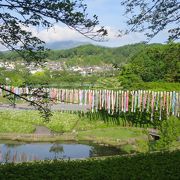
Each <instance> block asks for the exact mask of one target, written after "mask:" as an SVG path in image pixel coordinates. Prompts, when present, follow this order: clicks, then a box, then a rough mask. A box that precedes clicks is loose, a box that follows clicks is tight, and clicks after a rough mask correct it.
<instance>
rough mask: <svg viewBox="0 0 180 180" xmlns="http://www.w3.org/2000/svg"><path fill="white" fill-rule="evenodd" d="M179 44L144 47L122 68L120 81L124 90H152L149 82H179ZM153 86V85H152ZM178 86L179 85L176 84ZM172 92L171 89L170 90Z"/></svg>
mask: <svg viewBox="0 0 180 180" xmlns="http://www.w3.org/2000/svg"><path fill="white" fill-rule="evenodd" d="M179 59H180V43H173V44H166V45H158V44H154V45H151V46H144V49H143V51H140V52H139V53H137V54H135V55H134V56H133V57H132V58H131V60H130V61H129V63H128V64H127V65H125V66H123V67H122V69H121V72H120V81H121V82H122V85H123V87H124V88H131V89H133V88H135V89H138V88H140V89H148V88H149V87H148V86H149V85H151V87H150V88H153V84H148V83H150V82H160V83H161V85H162V86H160V85H158V88H162V89H163V90H164V89H165V87H163V83H164V82H169V83H173V82H174V83H175V82H176V83H178V82H180V65H179ZM154 85H155V84H154ZM178 85H179V84H178ZM171 90H172V89H171Z"/></svg>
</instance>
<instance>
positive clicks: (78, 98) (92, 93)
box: [0, 86, 180, 120]
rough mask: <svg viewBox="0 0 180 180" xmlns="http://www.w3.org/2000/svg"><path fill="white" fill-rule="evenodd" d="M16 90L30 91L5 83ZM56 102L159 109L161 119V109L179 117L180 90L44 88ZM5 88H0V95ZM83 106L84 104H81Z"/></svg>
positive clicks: (95, 107) (111, 109)
mask: <svg viewBox="0 0 180 180" xmlns="http://www.w3.org/2000/svg"><path fill="white" fill-rule="evenodd" d="M4 87H5V88H6V89H9V90H11V91H13V92H14V93H16V94H19V95H20V94H23V93H25V94H28V93H30V91H29V89H28V88H27V87H25V88H17V87H9V86H4ZM44 89H45V90H46V92H49V95H50V97H51V98H52V99H54V100H55V102H56V103H62V102H65V103H73V104H79V105H88V107H89V108H90V110H91V111H92V112H97V111H98V110H101V109H105V110H107V112H108V113H110V114H114V113H117V112H136V111H141V112H144V111H146V112H149V113H150V114H151V119H153V116H154V112H155V111H159V119H160V120H161V114H162V111H165V112H166V115H167V117H168V116H170V115H174V116H177V117H180V92H175V91H172V92H166V91H158V92H155V91H150V90H149V91H145V90H138V91H122V90H118V91H117V90H87V89H85V90H80V89H57V88H44ZM3 93H4V92H2V90H0V96H2V95H3ZM82 109H83V107H82Z"/></svg>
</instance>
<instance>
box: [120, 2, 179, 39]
mask: <svg viewBox="0 0 180 180" xmlns="http://www.w3.org/2000/svg"><path fill="white" fill-rule="evenodd" d="M121 4H122V5H123V6H125V8H126V12H125V14H126V15H129V20H128V21H127V24H128V25H129V26H130V27H131V28H130V29H129V30H127V31H126V33H129V32H142V31H145V32H146V35H147V37H148V38H150V39H151V38H153V37H154V36H155V35H157V34H158V33H159V32H160V31H162V30H165V29H166V30H168V33H169V40H177V39H179V38H180V1H179V0H143V1H142V0H123V1H122V3H121Z"/></svg>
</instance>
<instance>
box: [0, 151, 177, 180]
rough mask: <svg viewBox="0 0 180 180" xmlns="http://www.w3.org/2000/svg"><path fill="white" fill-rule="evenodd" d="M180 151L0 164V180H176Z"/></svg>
mask: <svg viewBox="0 0 180 180" xmlns="http://www.w3.org/2000/svg"><path fill="white" fill-rule="evenodd" d="M179 177H180V151H174V152H158V153H153V154H139V155H134V156H121V157H120V156H115V157H109V158H98V159H88V160H78V161H77V160H76V161H57V160H55V161H39V162H31V163H19V164H13V163H12V164H4V165H0V179H5V180H6V179H78V180H80V179H83V180H85V179H87V180H91V179H92V180H94V179H96V180H102V179H104V180H106V179H107V180H109V179H125V180H126V179H142V180H144V179H146V180H147V179H179Z"/></svg>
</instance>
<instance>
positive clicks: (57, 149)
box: [49, 143, 64, 159]
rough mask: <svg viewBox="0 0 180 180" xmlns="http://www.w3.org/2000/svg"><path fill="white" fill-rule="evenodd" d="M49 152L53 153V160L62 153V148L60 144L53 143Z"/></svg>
mask: <svg viewBox="0 0 180 180" xmlns="http://www.w3.org/2000/svg"><path fill="white" fill-rule="evenodd" d="M49 152H54V155H55V156H54V158H55V159H57V156H58V154H59V153H63V152H64V148H63V146H62V145H61V144H57V143H55V144H53V145H52V146H51V147H50V149H49Z"/></svg>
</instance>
